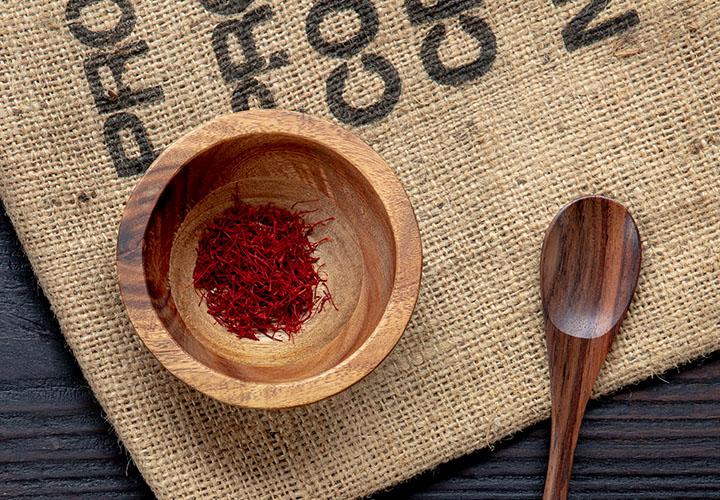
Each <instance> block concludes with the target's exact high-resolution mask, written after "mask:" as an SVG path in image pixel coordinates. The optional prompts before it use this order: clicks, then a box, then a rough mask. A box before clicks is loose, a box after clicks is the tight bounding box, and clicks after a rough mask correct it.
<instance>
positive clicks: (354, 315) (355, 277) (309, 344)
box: [143, 133, 396, 383]
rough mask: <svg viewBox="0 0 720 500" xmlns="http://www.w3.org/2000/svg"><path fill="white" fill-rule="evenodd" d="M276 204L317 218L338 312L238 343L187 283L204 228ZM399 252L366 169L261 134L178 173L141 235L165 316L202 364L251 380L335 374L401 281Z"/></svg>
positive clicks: (198, 158)
mask: <svg viewBox="0 0 720 500" xmlns="http://www.w3.org/2000/svg"><path fill="white" fill-rule="evenodd" d="M236 196H237V197H239V198H240V199H242V200H243V201H245V202H247V203H253V204H256V203H267V202H272V203H275V204H276V205H278V206H282V207H286V208H290V207H291V206H292V205H293V204H295V203H298V202H301V203H302V204H301V205H299V206H298V208H303V209H306V208H307V209H313V210H316V211H315V212H313V213H312V214H309V215H307V216H306V218H307V219H309V221H314V220H320V219H325V218H328V217H335V220H334V221H332V222H330V223H329V224H327V225H325V226H320V227H318V229H317V230H316V231H315V233H314V234H313V236H312V238H313V239H316V238H317V239H319V238H323V237H326V236H329V237H330V241H329V242H327V243H324V244H322V245H320V246H319V248H318V250H317V255H318V256H319V257H320V263H321V264H322V265H323V267H322V270H321V272H322V273H323V274H324V275H325V276H326V277H327V279H328V282H327V284H328V287H329V289H330V292H331V293H332V296H333V299H334V301H335V303H336V305H337V310H335V309H334V308H333V307H331V306H329V304H327V305H326V307H325V308H324V310H323V311H322V312H321V313H319V314H317V315H315V316H313V317H312V318H311V319H310V320H309V321H307V322H306V323H305V325H304V326H303V329H302V331H301V332H300V333H298V334H297V335H295V336H294V337H293V339H292V340H286V339H283V341H282V342H277V341H273V340H271V339H268V338H263V337H261V339H260V340H259V341H253V340H248V339H238V338H237V337H236V336H235V335H233V334H232V333H230V332H228V331H227V330H225V328H224V327H222V326H220V325H218V324H217V323H216V322H215V320H214V319H213V318H212V316H210V315H209V314H208V313H207V309H206V306H205V303H204V302H200V298H199V296H198V294H197V293H196V292H195V290H194V288H193V285H192V273H193V269H194V267H195V259H196V256H197V254H196V247H197V242H198V239H199V237H200V235H201V233H202V231H203V229H204V227H205V225H206V224H207V223H208V222H209V220H211V219H212V218H214V217H215V216H216V215H218V214H219V213H220V212H222V211H224V210H225V209H227V208H228V207H230V206H231V205H232V204H233V202H234V197H236ZM395 251H396V249H395V246H394V240H393V234H392V229H391V225H390V222H389V219H388V215H387V212H386V210H385V208H384V206H383V203H382V202H381V200H380V198H379V197H378V195H377V194H376V193H375V191H374V190H373V189H372V187H371V186H370V184H369V183H368V182H367V180H366V179H365V178H364V177H363V176H362V174H361V173H360V171H359V170H358V169H356V168H355V166H354V165H352V164H351V163H350V162H349V161H348V160H347V159H345V158H343V157H342V156H340V155H339V154H338V153H336V152H335V151H333V150H332V149H331V148H329V147H326V146H324V145H322V144H319V143H316V142H313V141H310V140H308V139H304V138H302V137H299V136H293V135H285V134H279V133H258V134H254V135H246V136H241V137H238V138H235V139H229V140H226V141H224V142H221V143H219V144H217V145H215V146H213V147H211V148H209V149H207V150H205V151H203V152H201V153H199V154H198V155H195V156H194V157H193V158H192V159H191V160H190V161H189V162H187V163H186V164H185V165H183V166H182V168H180V170H179V171H178V172H177V174H176V175H175V176H174V177H173V178H172V179H171V181H170V182H169V183H168V184H167V186H166V187H165V189H164V191H163V193H162V194H161V196H160V197H159V199H158V202H157V204H156V205H155V207H154V209H153V211H152V213H151V216H150V219H149V223H148V225H147V229H146V232H145V245H144V247H143V265H144V269H143V271H144V275H145V280H146V285H147V289H148V291H149V293H150V298H151V302H152V305H153V308H154V309H155V311H156V313H157V315H158V317H159V318H160V319H161V321H162V322H163V323H164V325H165V327H166V328H167V330H168V332H169V333H170V335H172V337H173V338H174V340H175V341H176V342H177V343H178V344H179V345H180V347H181V348H182V349H183V350H185V351H186V352H187V353H188V354H189V355H191V356H192V357H193V358H195V359H196V360H198V361H200V362H201V363H203V364H204V365H205V366H207V367H208V368H210V369H212V370H215V371H218V372H221V373H223V374H225V375H227V376H230V377H233V378H236V379H241V380H245V381H252V382H268V383H272V382H284V381H295V380H301V379H306V378H310V377H312V376H314V375H317V374H320V373H322V372H324V371H326V370H328V369H329V368H331V367H333V366H335V365H337V364H338V363H340V362H341V361H342V360H343V359H345V358H347V357H348V356H350V355H351V354H352V353H353V352H354V351H355V350H356V349H358V347H359V346H361V345H362V344H363V342H365V341H366V340H367V339H368V337H369V336H370V334H371V333H372V332H373V330H374V329H375V327H376V325H377V324H378V322H379V321H380V318H381V317H382V315H383V312H384V311H385V307H386V305H387V302H388V299H389V297H390V294H391V292H392V286H393V281H394V278H395V271H396V270H395Z"/></svg>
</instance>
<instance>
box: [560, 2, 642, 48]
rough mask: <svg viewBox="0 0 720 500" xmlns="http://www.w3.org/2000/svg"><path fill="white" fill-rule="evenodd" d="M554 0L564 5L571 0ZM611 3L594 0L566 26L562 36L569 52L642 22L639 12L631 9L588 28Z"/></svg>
mask: <svg viewBox="0 0 720 500" xmlns="http://www.w3.org/2000/svg"><path fill="white" fill-rule="evenodd" d="M553 1H554V3H555V5H563V4H565V3H567V2H569V1H570V0H553ZM609 3H610V0H592V1H591V2H590V3H589V4H587V5H586V6H585V8H584V9H583V10H581V11H580V13H579V14H578V15H577V16H575V17H573V18H572V20H571V21H570V23H569V24H568V25H567V26H565V29H563V31H562V36H563V40H564V42H565V48H566V49H567V51H568V52H572V51H573V50H577V49H579V48H580V47H584V46H586V45H590V44H592V43H595V42H599V41H600V40H602V39H604V38H608V37H610V36H613V35H617V34H619V33H622V32H623V31H625V30H627V29H629V28H631V27H633V26H635V25H636V24H638V23H639V22H640V17H638V14H637V12H636V11H634V10H631V11H628V12H626V13H625V14H622V15H620V16H617V17H613V18H612V19H610V20H608V21H605V22H604V23H602V24H600V25H598V26H596V27H594V28H591V29H587V27H588V25H589V24H590V23H591V22H592V21H593V20H594V19H595V18H596V17H598V15H600V13H601V12H602V11H603V10H605V8H606V7H607V6H608V4H609Z"/></svg>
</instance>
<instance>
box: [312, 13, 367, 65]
mask: <svg viewBox="0 0 720 500" xmlns="http://www.w3.org/2000/svg"><path fill="white" fill-rule="evenodd" d="M343 10H352V11H355V13H356V14H357V15H358V16H359V17H360V30H359V31H358V32H357V33H356V34H355V36H353V37H352V38H351V39H349V40H345V41H344V42H339V43H331V42H327V41H325V40H323V38H322V36H321V35H320V25H321V24H322V22H323V20H324V19H325V18H326V17H327V16H329V15H332V14H333V13H336V12H341V11H343ZM378 28H379V22H378V15H377V11H376V10H375V6H374V5H373V4H372V2H371V1H370V0H322V1H320V2H318V3H316V4H315V5H313V7H312V8H311V9H310V12H309V13H308V16H307V21H306V23H305V33H306V35H307V37H308V41H309V42H310V45H312V47H313V48H314V49H315V50H317V51H318V52H320V53H321V54H323V55H325V56H328V57H338V58H348V57H352V56H354V55H356V54H359V53H360V51H361V50H362V49H364V48H365V47H366V46H367V45H368V44H369V43H370V42H371V41H372V40H373V38H375V36H376V35H377V33H378Z"/></svg>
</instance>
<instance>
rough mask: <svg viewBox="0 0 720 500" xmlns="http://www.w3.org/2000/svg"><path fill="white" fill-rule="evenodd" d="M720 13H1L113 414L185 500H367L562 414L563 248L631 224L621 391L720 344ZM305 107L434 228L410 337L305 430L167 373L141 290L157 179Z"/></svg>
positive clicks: (520, 4)
mask: <svg viewBox="0 0 720 500" xmlns="http://www.w3.org/2000/svg"><path fill="white" fill-rule="evenodd" d="M719 17H720V4H717V3H715V2H709V1H708V2H704V1H678V2H669V1H662V0H648V1H643V2H640V1H639V0H626V1H621V0H613V1H612V2H607V1H599V0H594V1H589V0H580V1H562V0H555V1H554V2H551V1H549V0H522V1H520V0H514V1H498V0H485V1H484V2H482V3H481V2H480V1H479V0H439V1H438V2H437V3H436V4H431V3H430V2H419V1H417V0H406V1H405V2H400V1H392V0H312V1H311V0H292V1H282V2H280V1H277V2H273V3H271V2H269V1H262V0H256V1H252V0H226V1H220V0H215V1H211V0H188V1H184V2H178V1H175V0H157V1H152V2H150V1H144V2H141V1H139V0H97V1H96V0H64V1H58V0H26V1H19V0H14V1H10V2H5V3H3V6H2V9H1V10H0V20H1V21H2V22H0V31H1V32H2V39H1V43H0V51H2V52H1V54H2V56H1V61H2V63H1V64H2V66H1V67H0V68H1V69H2V71H0V92H1V95H2V106H0V108H1V110H0V113H2V120H1V121H0V139H1V144H2V146H1V147H2V165H1V171H0V190H1V191H0V194H1V195H2V199H3V201H4V203H5V205H6V207H7V210H8V212H9V214H10V216H11V218H12V221H13V222H14V224H15V227H16V228H17V231H18V234H19V235H20V238H21V240H22V242H23V244H24V246H25V249H26V250H27V253H28V255H29V257H30V260H31V262H32V265H33V268H34V269H35V272H36V273H37V276H38V278H39V280H40V283H41V284H42V286H43V288H44V290H45V293H46V294H47V296H48V297H49V299H50V302H51V303H52V306H53V309H54V311H55V313H56V315H57V317H58V319H59V321H60V324H61V325H62V329H63V332H64V334H65V336H66V338H67V342H68V344H69V345H70V347H71V348H72V350H73V353H74V354H75V356H76V357H77V359H78V361H79V363H80V365H81V367H82V369H83V371H84V373H85V376H86V377H87V379H88V381H89V383H90V384H91V386H92V388H93V390H94V392H95V394H96V395H97V397H98V399H99V401H100V403H101V404H102V406H103V408H104V409H105V411H106V412H107V415H108V418H109V420H110V421H111V422H112V424H113V426H114V427H115V429H116V430H117V432H118V434H119V436H120V437H121V438H122V440H123V442H124V443H125V445H126V446H127V448H128V450H129V451H130V453H131V454H132V456H133V458H134V460H135V461H136V463H137V465H138V467H139V468H140V470H141V471H142V473H143V475H144V476H145V478H146V479H147V481H148V483H149V484H150V486H151V487H152V488H153V490H154V491H155V492H156V493H157V495H158V496H160V497H163V498H221V497H234V498H253V499H255V498H270V497H290V498H331V497H332V498H341V497H351V496H356V495H362V494H367V493H369V492H371V491H373V490H376V489H378V488H383V487H386V486H388V485H391V484H393V483H396V482H398V481H401V480H403V479H406V478H408V477H410V476H412V475H413V474H415V473H417V472H419V471H421V470H423V469H427V468H429V467H432V466H434V465H436V464H438V463H439V462H442V461H446V460H448V459H450V458H453V457H456V456H459V455H462V454H464V453H467V452H469V451H471V450H474V449H477V448H480V447H484V446H488V445H489V444H491V443H493V442H494V441H496V440H497V439H499V438H501V437H503V436H506V435H508V434H509V433H512V432H513V431H517V430H518V429H520V428H522V427H524V426H527V425H528V424H531V423H533V422H535V421H537V420H539V419H542V418H545V417H546V416H547V415H548V409H549V397H548V381H547V363H546V358H545V343H544V336H543V330H542V327H541V320H542V319H541V310H540V300H539V296H538V271H537V268H538V257H539V250H540V246H541V242H542V237H543V232H544V229H545V228H546V227H547V225H548V223H549V221H550V220H551V218H552V216H553V215H554V213H555V212H556V211H557V210H558V208H559V207H560V206H561V205H562V204H564V203H565V202H567V201H568V200H570V199H572V198H573V197H575V196H577V195H579V194H585V193H599V194H604V195H607V196H610V197H612V198H615V199H617V200H619V201H620V202H622V203H624V204H626V205H627V206H628V207H630V208H631V210H632V212H633V214H634V216H635V218H636V220H637V222H638V225H639V227H640V231H641V234H642V237H643V243H644V261H643V267H642V271H641V277H640V283H639V288H638V291H637V295H636V300H635V302H634V303H633V306H632V308H631V311H630V314H629V317H628V319H627V320H626V323H625V327H624V329H623V331H622V332H621V334H620V336H619V338H618V339H617V341H616V343H615V346H614V349H613V350H612V352H611V353H610V356H609V358H608V362H607V365H606V366H605V368H604V370H603V372H602V374H601V377H600V380H599V383H598V385H597V392H598V393H604V392H607V391H610V390H612V389H614V388H617V387H619V386H621V385H623V384H628V383H631V382H633V381H636V380H638V379H641V378H645V377H647V376H649V375H652V374H654V373H659V372H662V371H663V370H666V369H668V368H670V367H672V366H675V365H677V364H679V363H682V362H684V361H687V360H689V359H691V358H693V357H696V356H699V355H702V354H704V353H708V352H710V351H713V350H715V349H718V348H720V334H719V333H718V324H719V321H720V314H719V312H720V311H719V309H718V302H719V299H720V279H719V277H718V274H719V272H720V262H719V260H718V251H717V244H718V243H717V242H718V238H719V237H720V205H719V204H718V195H720V167H719V162H718V160H719V159H720V158H719V154H718V150H719V148H720V116H719V114H718V110H719V109H720V106H719V104H720V103H719V99H720V98H719V97H718V91H719V90H720V85H719V83H720V27H719V26H718V24H717V22H716V20H717V19H718V18H719ZM248 106H251V107H257V106H262V107H271V106H276V107H283V108H288V109H296V110H298V109H299V110H303V111H305V112H307V113H311V114H314V115H319V116H323V117H326V118H329V119H332V120H335V121H337V122H339V123H342V124H344V125H345V126H347V127H349V128H351V129H353V130H354V131H355V132H356V133H358V134H359V135H360V136H361V137H363V138H364V140H366V141H367V142H368V143H369V144H371V145H372V146H373V147H374V148H375V149H376V150H377V151H378V152H379V153H380V154H381V155H382V156H383V157H384V158H385V159H386V160H387V161H388V163H389V164H390V165H391V166H392V167H393V168H394V170H395V171H396V172H397V174H398V176H399V177H400V179H401V180H402V182H403V183H404V185H405V187H406V189H407V191H408V193H409V195H410V198H411V201H412V203H413V205H414V207H415V210H416V213H417V217H418V220H419V224H420V228H421V233H422V237H423V245H424V254H425V265H424V277H423V280H424V281H423V282H424V285H423V288H422V291H421V294H420V298H419V302H418V306H417V309H416V311H415V314H414V317H413V319H412V321H411V324H410V327H409V329H408V331H407V332H406V334H405V336H404V337H403V339H402V340H401V342H400V343H399V345H398V346H397V348H396V349H395V350H394V351H393V353H392V354H391V355H390V357H389V358H388V359H387V360H386V361H385V362H384V363H383V364H382V365H381V366H380V367H379V368H378V369H377V370H376V371H375V372H374V373H373V374H371V375H370V376H369V377H368V378H367V379H365V380H364V381H363V382H361V383H359V384H358V385H356V386H355V387H353V388H352V389H351V390H349V391H347V392H345V393H343V394H341V395H339V396H337V397H333V398H331V399H329V400H327V401H323V402H321V403H318V404H314V405H311V406H308V407H304V408H298V409H293V410H288V411H268V412H265V411H250V410H243V409H238V408H232V407H228V406H225V405H223V404H220V403H218V402H215V401H213V400H211V399H209V398H207V397H205V396H203V395H202V394H199V393H197V392H195V391H194V390H192V389H190V388H189V387H187V386H186V385H184V384H183V383H181V382H179V381H177V380H176V379H174V378H173V377H172V376H171V375H170V374H169V373H167V372H166V371H165V370H164V369H163V368H162V367H161V366H160V365H159V364H158V363H157V362H156V361H155V359H154V358H153V356H152V355H151V354H149V353H148V351H146V349H145V348H144V347H143V345H142V344H141V343H140V341H139V340H138V338H137V337H136V336H135V333H134V332H133V329H132V327H131V326H130V323H129V322H128V319H127V316H126V314H125V312H124V311H123V307H122V304H121V301H120V297H119V294H118V289H117V284H116V273H115V266H114V258H115V257H114V255H115V253H114V252H115V238H116V234H117V228H118V222H119V217H120V214H121V211H122V208H123V204H124V202H125V200H126V198H127V196H128V194H129V192H130V190H131V189H132V187H133V186H134V185H135V183H136V182H137V180H138V174H139V173H140V172H141V171H142V170H143V169H144V168H146V167H147V165H148V164H149V162H151V161H152V159H153V158H154V157H155V155H157V153H158V152H159V151H160V150H162V148H163V147H164V146H166V145H168V144H169V143H170V142H172V141H173V140H174V139H176V138H178V137H179V136H180V135H182V134H183V133H184V132H185V131H187V130H189V129H190V128H192V127H195V126H197V125H199V124H200V123H202V122H204V121H205V120H208V119H210V118H212V117H213V116H216V115H218V114H224V113H227V112H229V111H231V110H240V109H243V108H245V107H248Z"/></svg>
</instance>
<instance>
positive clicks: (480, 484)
mask: <svg viewBox="0 0 720 500" xmlns="http://www.w3.org/2000/svg"><path fill="white" fill-rule="evenodd" d="M718 334H720V332H718ZM590 406H591V407H590V408H589V410H588V413H587V417H586V420H585V424H584V426H583V429H582V433H581V441H580V444H579V446H578V449H577V459H576V462H575V470H574V476H573V481H572V485H571V498H577V499H591V498H604V499H609V498H613V499H615V498H617V499H620V498H623V499H633V500H634V499H646V498H647V499H663V498H684V499H694V498H720V355H718V354H716V355H713V356H710V357H708V358H706V359H705V360H703V361H700V362H696V363H694V364H693V365H691V366H687V367H684V368H683V369H682V370H681V371H673V372H672V373H668V374H666V375H665V376H663V378H662V379H660V378H657V379H655V380H653V381H648V382H645V383H643V384H641V385H639V386H635V387H632V388H630V389H627V390H625V391H623V392H621V393H619V394H616V395H615V396H612V397H609V398H605V399H604V400H603V401H599V402H598V401H596V402H592V403H591V405H590ZM547 439H548V425H547V423H544V424H541V425H538V426H535V427H534V428H531V429H528V430H526V431H524V432H522V433H520V434H519V435H517V436H515V437H514V438H512V439H509V440H506V441H504V442H502V443H500V444H498V445H497V446H495V449H494V450H493V451H489V450H484V451H481V452H478V453H475V454H473V455H470V456H468V457H465V458H462V459H459V460H456V461H454V462H451V463H449V464H446V465H443V466H441V467H439V468H438V469H436V470H434V471H431V472H429V473H426V474H424V475H421V476H419V477H416V478H415V479H413V480H412V481H410V482H408V483H406V484H404V485H401V486H399V487H397V488H395V489H393V490H391V491H389V492H385V493H382V494H378V495H376V498H377V499H383V500H387V499H390V498H422V499H439V498H456V499H471V498H472V499H476V498H477V499H499V498H502V499H521V498H539V497H540V494H541V492H542V483H543V478H544V467H545V455H546V453H547ZM26 496H37V497H45V498H68V497H72V498H141V497H142V498H145V497H150V496H151V492H150V490H149V489H148V487H147V485H146V484H145V483H144V482H143V480H142V477H141V476H140V474H139V473H138V472H137V469H135V467H134V466H133V464H132V462H131V460H130V458H129V456H128V454H127V453H126V452H125V451H124V450H123V449H122V446H121V445H120V444H119V443H118V439H117V437H115V435H114V433H113V431H112V430H111V429H110V427H109V425H108V424H107V423H106V422H105V420H104V419H103V415H102V412H101V410H100V407H99V406H98V404H97V402H96V401H95V399H94V398H93V395H92V393H91V392H90V390H89V389H88V386H87V384H86V382H85V380H84V379H83V377H82V374H81V373H80V370H79V369H78V367H77V365H76V363H75V360H74V359H73V357H72V355H71V354H70V352H69V351H68V349H67V346H66V345H65V343H64V340H63V337H62V335H61V334H60V332H59V329H58V325H57V323H56V321H55V320H54V319H53V316H52V313H51V312H50V307H49V305H48V303H47V301H46V300H45V298H44V297H43V295H42V292H41V290H40V289H39V288H38V286H37V284H36V282H35V280H34V277H33V275H32V272H31V271H30V269H29V266H28V263H27V259H26V258H25V256H24V255H23V253H22V250H21V248H20V245H19V244H18V241H17V238H16V236H15V233H14V232H13V229H12V226H11V225H10V223H9V221H8V219H7V216H5V214H4V211H3V210H1V207H0V497H9V498H18V497H26Z"/></svg>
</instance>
